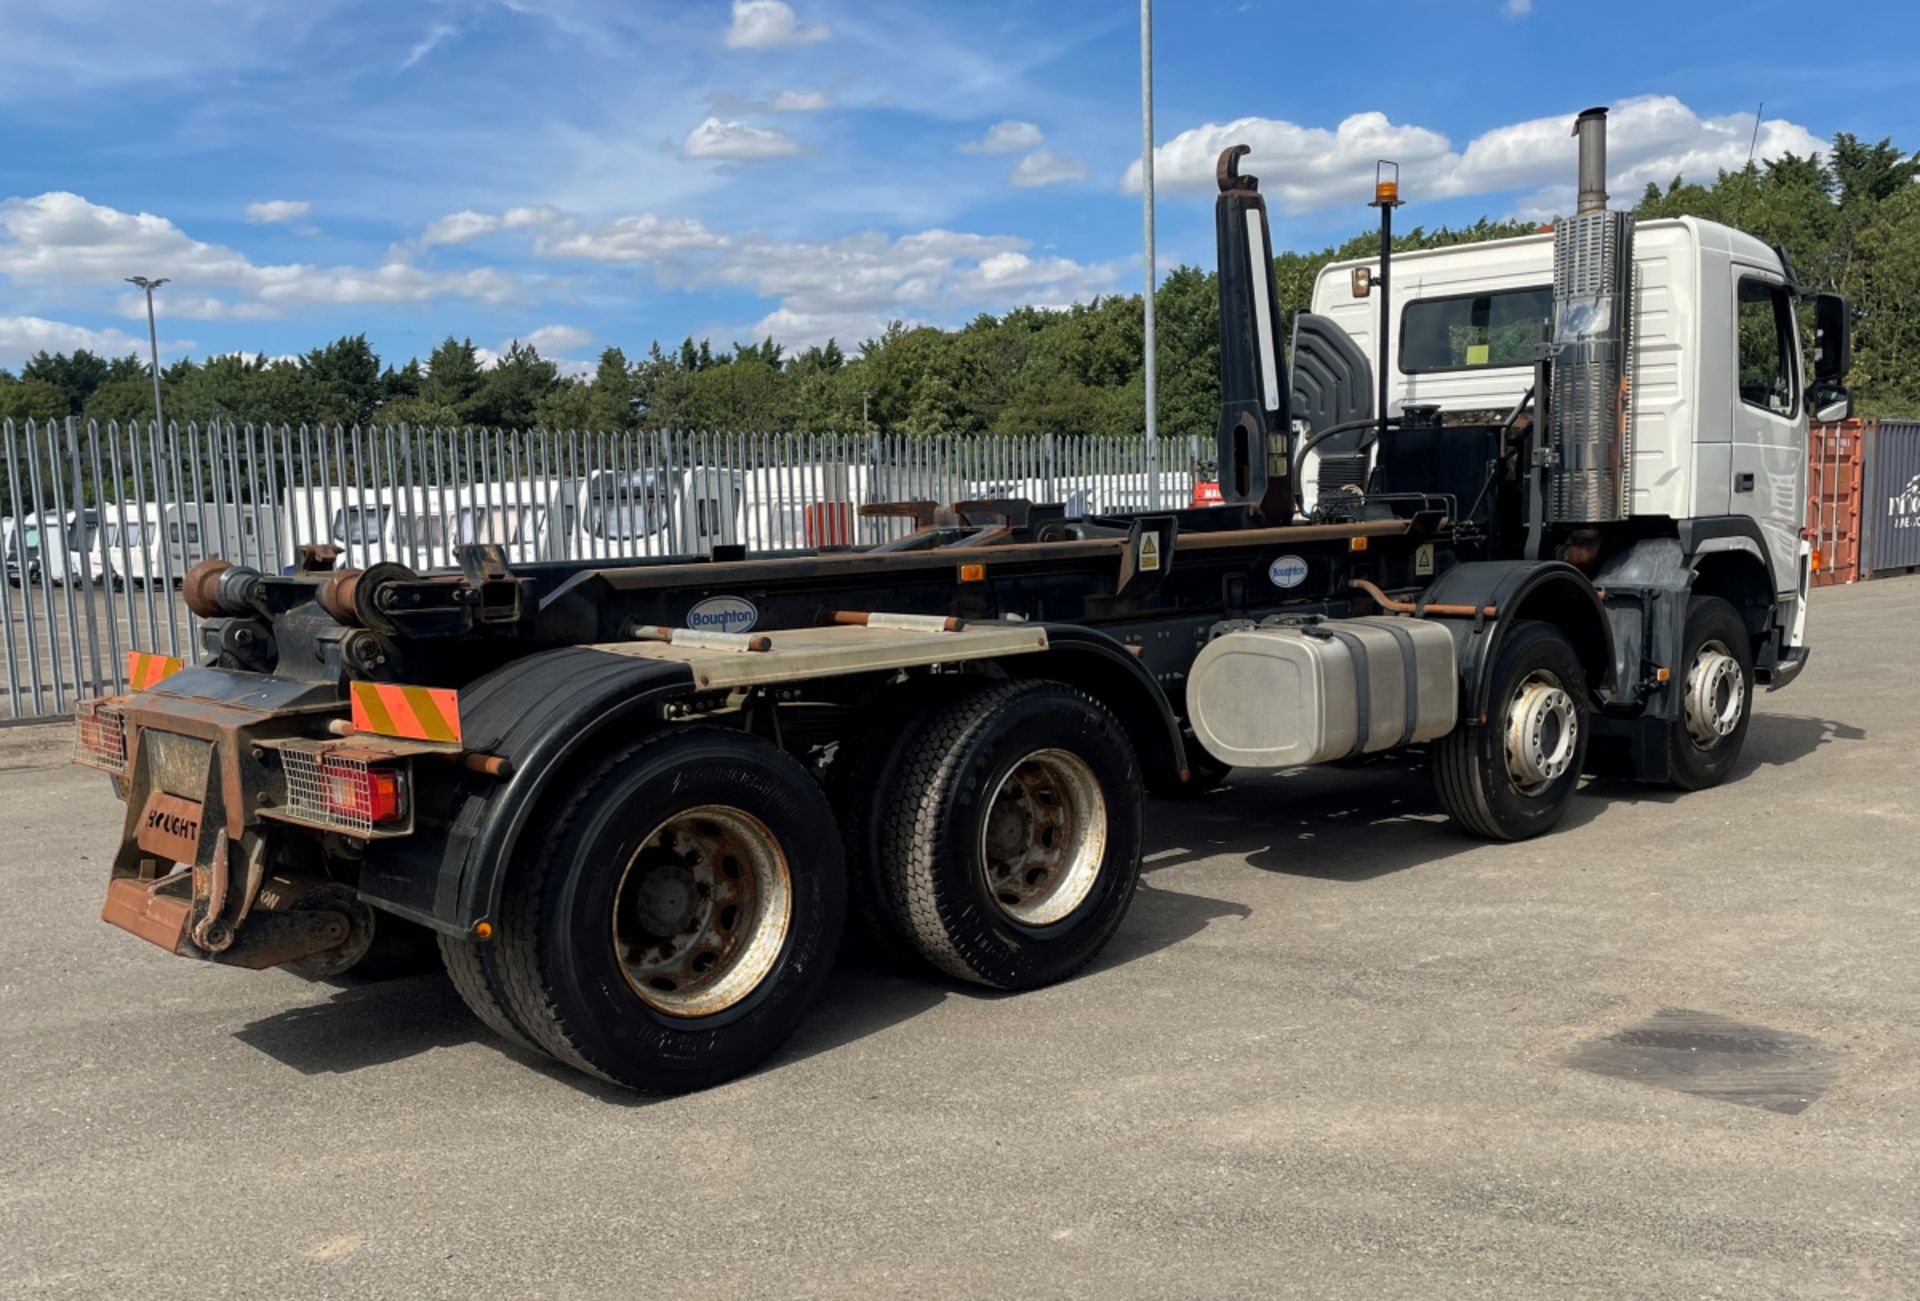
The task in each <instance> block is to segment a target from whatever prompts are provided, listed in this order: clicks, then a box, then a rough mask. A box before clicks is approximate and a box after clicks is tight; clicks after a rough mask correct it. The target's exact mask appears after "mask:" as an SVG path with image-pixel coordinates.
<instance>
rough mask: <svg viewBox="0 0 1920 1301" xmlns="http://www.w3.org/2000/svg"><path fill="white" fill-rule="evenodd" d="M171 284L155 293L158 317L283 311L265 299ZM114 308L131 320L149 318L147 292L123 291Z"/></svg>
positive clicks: (248, 316) (255, 316) (238, 316)
mask: <svg viewBox="0 0 1920 1301" xmlns="http://www.w3.org/2000/svg"><path fill="white" fill-rule="evenodd" d="M170 289H171V286H169V287H167V288H164V289H161V290H159V291H158V292H156V293H155V294H154V296H153V314H154V315H155V316H157V317H169V316H172V317H183V318H185V319H187V320H191V321H264V320H270V319H272V318H273V317H276V316H278V315H280V312H279V309H278V308H274V307H270V306H268V305H267V304H265V303H250V302H233V301H231V300H229V299H225V298H215V297H213V296H212V295H210V294H191V293H181V294H176V293H172V292H170ZM113 307H114V310H115V311H116V312H118V313H119V314H120V315H121V316H124V317H125V318H126V319H127V320H129V321H144V320H146V319H147V296H146V295H145V294H137V293H128V294H121V295H120V297H119V298H117V299H116V300H114V304H113Z"/></svg>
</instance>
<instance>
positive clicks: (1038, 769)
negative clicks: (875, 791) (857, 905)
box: [881, 679, 1142, 989]
mask: <svg viewBox="0 0 1920 1301" xmlns="http://www.w3.org/2000/svg"><path fill="white" fill-rule="evenodd" d="M1141 789H1142V787H1141V772H1140V763H1139V760H1138V758H1137V757H1136V756H1135V754H1134V750H1133V744H1132V742H1131V741H1130V740H1129V739H1128V737H1127V734H1126V731H1125V730H1124V729H1123V728H1122V727H1121V726H1120V723H1119V721H1118V720H1117V719H1115V718H1114V716H1113V715H1112V714H1111V713H1109V712H1108V711H1107V709H1106V708H1105V707H1104V706H1103V705H1101V704H1099V703H1098V702H1097V701H1095V700H1093V699H1092V698H1091V697H1090V696H1087V695H1086V694H1084V693H1083V692H1080V691H1078V690H1075V689H1074V688H1072V687H1069V686H1066V685H1065V684H1063V683H1058V682H1049V681H1044V680H1039V679H1030V680H1026V681H1020V682H1004V683H995V684H993V685H990V686H985V687H978V688H975V689H973V690H970V691H967V692H965V693H963V694H961V695H959V696H957V697H955V698H954V699H952V700H949V701H947V702H945V703H944V704H942V705H939V706H938V707H936V708H934V709H932V710H930V711H929V712H928V713H927V714H926V715H924V716H923V717H922V718H921V719H920V721H919V726H918V727H917V728H916V729H915V732H914V735H913V737H912V739H911V741H910V743H909V744H908V745H907V746H906V747H905V749H904V750H903V752H902V754H901V757H900V763H899V772H898V778H897V780H896V781H894V782H892V783H891V784H890V785H889V787H888V789H887V791H886V792H885V801H886V802H885V805H884V807H883V808H882V809H881V817H882V819H883V822H882V826H883V834H882V837H881V848H882V854H883V856H882V858H881V868H882V871H883V873H884V876H885V882H886V887H887V902H888V905H889V907H890V909H891V912H892V914H893V917H894V920H895V922H896V923H897V924H898V926H899V927H900V929H901V931H902V932H903V933H904V934H905V935H906V936H907V938H908V939H909V941H910V942H911V943H912V945H913V947H914V949H915V950H916V951H917V952H918V953H919V954H920V955H921V956H922V957H923V958H925V959H926V960H927V961H928V962H930V963H932V964H933V965H934V966H935V967H937V968H939V969H940V970H941V971H944V972H946V973H947V974H948V975H951V976H955V977H957V978H959V979H961V980H966V981H972V982H974V983H976V984H982V985H991V986H994V987H996V988H999V989H1033V988H1036V987H1038V986H1041V985H1048V984H1052V983H1053V982H1055V981H1059V980H1064V979H1066V978H1067V977H1068V976H1071V975H1072V974H1073V973H1074V972H1076V971H1078V970H1080V968H1082V967H1084V966H1085V965H1086V964H1087V963H1088V962H1090V961H1091V960H1092V959H1093V957H1094V955H1095V954H1097V953H1098V952H1099V951H1100V949H1101V947H1102V946H1103V945H1105V944H1106V942H1107V940H1108V939H1109V938H1111V937H1112V935H1113V933H1114V931H1115V930H1116V929H1117V928H1118V927H1119V925H1120V921H1121V919H1122V918H1123V917H1125V916H1126V912H1127V907H1128V905H1129V904H1130V903H1131V902H1132V901H1133V893H1134V887H1135V885H1136V884H1137V883H1138V881H1139V878H1140V836H1141V804H1142V798H1141Z"/></svg>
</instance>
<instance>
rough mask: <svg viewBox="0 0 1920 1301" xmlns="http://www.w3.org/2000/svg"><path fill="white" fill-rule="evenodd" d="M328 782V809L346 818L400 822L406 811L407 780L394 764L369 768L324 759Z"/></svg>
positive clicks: (375, 823)
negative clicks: (391, 766)
mask: <svg viewBox="0 0 1920 1301" xmlns="http://www.w3.org/2000/svg"><path fill="white" fill-rule="evenodd" d="M320 772H321V775H322V776H323V777H324V778H325V779H326V783H327V813H328V815H329V816H331V817H334V818H338V819H341V820H342V821H361V820H364V821H366V822H368V823H371V824H372V825H374V826H380V825H381V824H383V823H389V822H398V821H399V820H400V817H401V815H402V814H403V813H405V812H406V807H407V805H406V783H405V779H404V778H402V777H401V775H400V774H399V773H398V772H396V771H394V770H393V769H392V768H369V767H366V766H365V765H364V764H358V763H351V762H344V761H342V760H338V759H328V760H324V761H322V763H321V765H320Z"/></svg>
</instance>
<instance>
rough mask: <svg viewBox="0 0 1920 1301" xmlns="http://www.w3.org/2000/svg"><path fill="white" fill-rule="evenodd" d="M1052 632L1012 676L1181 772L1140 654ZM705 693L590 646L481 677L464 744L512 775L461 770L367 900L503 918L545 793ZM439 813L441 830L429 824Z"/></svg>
mask: <svg viewBox="0 0 1920 1301" xmlns="http://www.w3.org/2000/svg"><path fill="white" fill-rule="evenodd" d="M1041 626H1044V628H1045V630H1046V632H1047V634H1048V639H1049V642H1050V645H1049V647H1048V649H1046V650H1044V651H1041V652H1039V653H1037V654H1031V655H1021V656H1016V657H1013V658H1010V659H1007V660H1006V661H1004V663H1003V666H1002V667H1003V668H1004V669H1005V671H1006V672H1008V673H1010V674H1013V675H1016V676H1026V677H1048V678H1055V679H1057V680H1060V681H1063V682H1067V683H1070V684H1072V685H1074V686H1077V687H1080V688H1081V689H1082V690H1084V691H1086V692H1087V693H1088V694H1089V695H1091V696H1094V697H1095V698H1096V699H1098V700H1100V701H1101V702H1102V703H1104V704H1105V705H1106V706H1107V707H1108V708H1109V709H1111V710H1112V711H1113V712H1114V714H1115V716H1116V717H1118V718H1119V719H1120V721H1121V724H1122V725H1123V726H1124V727H1125V728H1126V729H1127V731H1128V733H1129V735H1130V736H1131V737H1132V739H1133V741H1134V744H1135V746H1136V747H1137V748H1138V750H1139V754H1140V760H1141V764H1142V766H1143V767H1145V768H1146V769H1147V770H1148V771H1151V772H1157V773H1166V774H1174V775H1177V774H1179V773H1181V772H1183V771H1184V770H1185V767H1186V757H1185V751H1184V749H1183V746H1182V742H1181V737H1180V729H1179V724H1178V722H1177V720H1176V719H1175V717H1174V715H1173V711H1172V710H1171V708H1170V707H1169V706H1168V703H1167V700H1166V696H1165V694H1164V693H1163V692H1162V691H1161V690H1160V688H1159V685H1158V684H1157V683H1156V682H1155V681H1154V679H1153V677H1152V675H1151V674H1150V673H1149V672H1148V671H1147V670H1146V669H1145V668H1144V667H1143V666H1142V665H1141V663H1140V661H1139V659H1138V658H1137V657H1136V656H1135V655H1133V654H1132V653H1130V652H1129V651H1128V649H1127V648H1126V647H1125V646H1123V645H1122V644H1121V643H1119V642H1117V641H1115V640H1114V639H1113V638H1111V637H1108V636H1106V635H1105V634H1103V633H1101V632H1098V631H1096V630H1094V629H1090V628H1086V627H1081V626H1075V625H1041ZM778 635H779V634H778V633H775V634H774V636H775V637H776V638H777V637H778ZM696 690H697V688H696V683H695V681H694V674H693V672H692V671H691V670H690V669H689V668H688V666H687V665H685V664H677V663H668V662H663V661H660V660H649V659H634V658H629V657H626V656H622V655H616V654H609V653H607V652H605V651H602V650H596V649H594V648H592V647H585V646H579V647H568V648H564V649H559V650H551V651H544V652H540V653H537V654H534V655H530V656H527V657H525V658H523V659H520V660H516V661H514V662H513V663H512V664H510V665H508V666H507V667H505V668H501V669H499V670H496V671H495V672H493V673H490V674H488V675H486V676H485V677H483V678H480V679H479V680H477V681H476V682H475V683H474V684H473V685H472V686H470V687H468V688H466V689H465V690H463V691H462V692H461V693H460V713H461V718H462V723H463V727H464V729H465V744H466V745H467V746H468V747H469V748H470V749H472V750H474V751H477V752H481V753H485V754H489V755H497V756H500V757H501V758H503V759H505V760H506V765H505V770H506V773H507V775H506V776H505V777H504V778H503V779H501V778H487V777H484V776H481V775H478V774H464V775H462V777H461V778H460V780H459V781H458V783H457V785H456V787H455V788H454V789H453V790H452V791H451V792H448V793H447V797H446V801H445V803H444V805H443V806H442V807H440V808H438V809H436V810H432V811H431V813H430V811H429V810H427V809H425V808H424V807H423V810H422V826H421V827H420V829H419V830H418V831H417V832H416V834H414V835H412V836H408V837H403V838H396V839H393V840H388V841H382V842H380V843H378V844H376V845H370V846H369V849H368V853H367V857H366V861H365V863H364V864H363V865H362V868H361V872H360V894H361V897H362V898H363V899H365V900H366V901H367V902H369V903H372V904H373V905H375V906H376V907H379V908H383V909H385V910H387V911H390V912H393V913H397V914H399V915H400V916H403V917H407V918H409V919H411V920H414V921H417V922H420V923H422V924H424V925H427V926H430V927H432V928H434V929H435V930H437V931H440V932H442V933H444V934H448V935H462V936H463V935H471V934H472V933H473V932H474V928H475V927H476V926H477V925H478V924H479V923H481V922H483V921H488V920H490V919H492V918H493V917H494V915H495V913H496V912H497V910H498V907H499V901H500V895H501V889H502V887H503V885H504V884H505V879H506V872H507V868H508V865H509V864H510V863H511V862H512V860H513V855H514V851H515V848H516V846H517V845H518V844H519V843H520V841H521V838H522V837H523V836H524V835H527V834H538V827H537V826H535V825H534V822H535V820H536V818H537V816H538V814H539V811H540V809H541V808H542V807H543V806H544V805H545V802H546V800H547V798H548V797H549V796H550V795H552V794H554V793H556V792H558V791H560V790H563V789H564V788H565V784H566V783H567V782H568V781H571V780H573V778H574V775H575V774H576V773H577V772H578V771H579V770H580V769H581V768H583V767H584V766H586V765H588V764H590V763H591V762H592V760H593V759H594V758H596V757H598V756H599V755H600V754H602V753H604V751H605V749H606V748H607V747H608V746H609V745H612V744H615V743H617V742H618V741H620V740H622V739H627V738H632V737H635V736H637V735H639V734H640V733H641V732H643V731H645V730H647V729H649V728H651V727H654V726H656V725H658V722H659V715H660V711H661V708H662V706H664V705H666V704H667V703H669V702H671V701H675V700H681V699H685V698H688V697H691V696H693V695H695V694H696ZM429 816H432V817H433V818H434V820H435V821H436V822H442V823H443V825H440V826H437V827H436V826H431V825H429V824H427V822H426V819H427V818H428V817H429ZM423 833H424V834H423Z"/></svg>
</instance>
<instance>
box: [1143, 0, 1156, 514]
mask: <svg viewBox="0 0 1920 1301" xmlns="http://www.w3.org/2000/svg"><path fill="white" fill-rule="evenodd" d="M1140 196H1141V197H1140V221H1141V227H1142V229H1141V243H1142V244H1143V245H1144V249H1143V254H1144V260H1145V262H1146V264H1147V267H1146V274H1147V293H1146V309H1147V314H1146V331H1145V335H1146V337H1145V340H1144V342H1143V348H1144V350H1145V353H1146V355H1145V357H1144V358H1143V361H1144V363H1145V379H1146V390H1147V392H1146V399H1147V426H1146V427H1147V470H1148V476H1147V483H1148V488H1147V494H1148V502H1149V505H1150V507H1152V508H1154V509H1158V508H1159V505H1160V423H1159V419H1158V413H1157V411H1156V410H1155V407H1156V406H1157V403H1156V401H1155V398H1156V394H1155V389H1156V387H1157V385H1156V384H1155V382H1154V381H1155V379H1156V374H1155V372H1156V370H1157V366H1156V365H1155V362H1156V360H1157V359H1156V358H1155V356H1154V328H1153V327H1154V320H1153V317H1154V311H1153V290H1154V283H1153V282H1154V280H1155V279H1157V276H1156V274H1155V268H1154V250H1153V0H1140Z"/></svg>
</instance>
